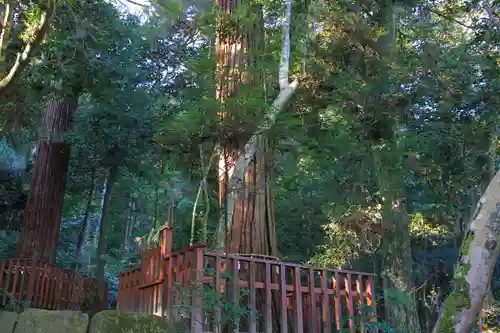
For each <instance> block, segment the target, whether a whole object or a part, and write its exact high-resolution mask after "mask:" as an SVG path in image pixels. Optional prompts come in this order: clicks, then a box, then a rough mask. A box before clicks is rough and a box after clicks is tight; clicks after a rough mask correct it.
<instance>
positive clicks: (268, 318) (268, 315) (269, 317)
mask: <svg viewBox="0 0 500 333" xmlns="http://www.w3.org/2000/svg"><path fill="white" fill-rule="evenodd" d="M265 265H266V275H265V280H264V287H265V317H264V320H265V325H266V326H265V332H266V333H272V332H273V308H272V306H273V305H272V292H271V264H270V263H269V262H266V264H265Z"/></svg>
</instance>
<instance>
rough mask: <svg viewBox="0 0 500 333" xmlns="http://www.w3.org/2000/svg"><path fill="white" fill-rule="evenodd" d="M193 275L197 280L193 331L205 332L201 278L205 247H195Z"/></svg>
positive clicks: (194, 332)
mask: <svg viewBox="0 0 500 333" xmlns="http://www.w3.org/2000/svg"><path fill="white" fill-rule="evenodd" d="M193 255H194V258H193V261H194V263H193V265H192V267H193V270H194V271H193V275H192V278H193V279H194V281H195V284H196V285H195V290H194V295H193V296H194V297H193V304H192V311H191V332H192V333H203V285H202V283H201V278H202V276H203V249H202V248H196V249H194V253H193Z"/></svg>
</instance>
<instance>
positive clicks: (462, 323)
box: [433, 172, 500, 333]
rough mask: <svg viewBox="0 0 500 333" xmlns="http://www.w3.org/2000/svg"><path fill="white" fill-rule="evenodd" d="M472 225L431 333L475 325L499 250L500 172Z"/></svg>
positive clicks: (463, 332)
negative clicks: (451, 290)
mask: <svg viewBox="0 0 500 333" xmlns="http://www.w3.org/2000/svg"><path fill="white" fill-rule="evenodd" d="M471 226H472V228H471V230H469V232H468V234H467V236H466V238H465V240H464V242H463V244H462V247H461V258H460V260H459V262H458V265H457V268H456V270H455V277H454V290H453V292H452V293H451V294H450V295H448V296H447V297H446V299H445V302H444V305H443V309H442V311H441V314H440V316H439V319H438V321H437V323H436V325H435V326H434V330H433V332H434V333H449V332H455V333H469V332H470V331H471V330H472V328H473V327H474V325H475V324H476V320H477V314H478V313H479V311H480V310H481V309H482V306H483V302H484V298H485V297H486V295H487V293H488V289H489V285H490V283H491V277H492V274H493V269H494V268H495V265H496V261H497V257H498V254H499V250H500V248H499V246H498V243H499V242H500V172H497V173H496V175H495V177H494V178H493V179H492V180H491V182H490V184H489V185H488V188H487V189H486V191H485V193H484V194H483V196H482V197H481V199H480V200H479V203H478V207H477V209H476V214H474V217H473V218H472V221H471Z"/></svg>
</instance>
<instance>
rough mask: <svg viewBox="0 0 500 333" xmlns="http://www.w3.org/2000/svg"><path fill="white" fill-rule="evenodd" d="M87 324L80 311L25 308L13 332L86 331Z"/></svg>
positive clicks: (85, 317) (87, 318) (86, 318)
mask: <svg viewBox="0 0 500 333" xmlns="http://www.w3.org/2000/svg"><path fill="white" fill-rule="evenodd" d="M88 324H89V317H88V315H87V314H85V313H82V312H76V311H50V310H40V309H27V310H26V311H24V312H23V313H21V314H20V315H19V318H18V322H17V326H16V329H15V331H14V333H49V332H50V333H68V332H71V333H86V332H87V327H88Z"/></svg>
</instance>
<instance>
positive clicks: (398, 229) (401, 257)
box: [373, 143, 421, 333]
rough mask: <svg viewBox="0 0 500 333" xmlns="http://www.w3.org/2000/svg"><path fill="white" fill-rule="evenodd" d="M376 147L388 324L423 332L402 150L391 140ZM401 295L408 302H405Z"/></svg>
mask: <svg viewBox="0 0 500 333" xmlns="http://www.w3.org/2000/svg"><path fill="white" fill-rule="evenodd" d="M379 148H380V147H374V150H373V159H374V164H375V173H376V180H377V185H378V189H379V192H380V196H381V198H382V200H383V202H382V230H383V234H382V240H381V245H380V251H381V257H382V267H381V268H382V272H381V273H382V274H381V275H382V276H381V277H382V282H383V291H384V309H385V316H386V320H387V322H388V323H390V324H391V326H392V327H393V328H395V329H397V331H398V332H412V333H413V332H415V333H417V332H420V331H421V329H420V324H419V321H418V314H417V304H416V301H415V296H414V294H413V267H412V266H413V260H412V256H411V246H410V231H409V219H408V214H407V211H406V205H405V199H406V196H405V191H404V177H403V174H401V172H399V171H398V170H399V167H398V162H400V161H399V156H400V154H399V151H398V149H397V148H396V147H395V145H393V144H391V143H389V144H387V145H386V149H385V150H383V151H382V150H381V149H379ZM401 297H404V298H405V301H404V302H402V301H401Z"/></svg>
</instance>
